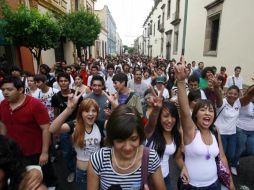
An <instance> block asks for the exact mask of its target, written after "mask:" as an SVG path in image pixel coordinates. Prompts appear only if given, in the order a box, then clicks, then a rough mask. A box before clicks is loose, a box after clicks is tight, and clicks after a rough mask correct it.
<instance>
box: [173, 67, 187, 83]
mask: <svg viewBox="0 0 254 190" xmlns="http://www.w3.org/2000/svg"><path fill="white" fill-rule="evenodd" d="M185 69H186V68H185V66H184V64H179V65H175V66H174V71H175V76H176V79H177V80H178V81H184V80H185V79H186V78H187V76H188V73H187V72H186V70H185Z"/></svg>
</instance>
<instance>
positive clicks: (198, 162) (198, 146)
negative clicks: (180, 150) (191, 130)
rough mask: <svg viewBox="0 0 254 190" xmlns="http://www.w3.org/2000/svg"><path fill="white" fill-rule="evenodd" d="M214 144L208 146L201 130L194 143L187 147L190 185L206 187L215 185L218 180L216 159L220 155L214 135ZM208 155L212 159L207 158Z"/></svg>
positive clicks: (186, 155)
mask: <svg viewBox="0 0 254 190" xmlns="http://www.w3.org/2000/svg"><path fill="white" fill-rule="evenodd" d="M212 139H213V143H212V144H211V145H206V144H205V143H204V142H203V140H202V137H201V133H200V131H199V130H197V131H196V136H195V138H194V139H193V141H192V142H191V143H190V144H188V145H185V165H186V167H187V170H188V173H189V176H190V184H191V185H193V186H195V187H205V186H209V185H211V184H213V183H214V182H215V181H216V180H217V179H218V175H217V166H216V162H215V157H216V156H217V155H218V154H219V147H218V143H217V140H216V138H215V136H214V135H213V134H212ZM208 153H209V154H210V159H208V158H207V155H208Z"/></svg>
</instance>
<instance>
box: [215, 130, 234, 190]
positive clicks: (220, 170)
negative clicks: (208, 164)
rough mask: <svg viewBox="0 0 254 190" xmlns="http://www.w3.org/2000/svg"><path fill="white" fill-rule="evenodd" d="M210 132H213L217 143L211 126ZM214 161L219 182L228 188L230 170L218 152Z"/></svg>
mask: <svg viewBox="0 0 254 190" xmlns="http://www.w3.org/2000/svg"><path fill="white" fill-rule="evenodd" d="M212 133H214V135H215V138H216V140H217V142H218V144H219V141H218V132H217V130H216V129H214V128H213V129H212ZM215 162H216V166H217V174H218V179H219V181H220V183H221V184H222V185H224V186H226V187H227V188H230V171H229V170H228V168H227V167H226V166H225V164H224V162H223V161H222V160H221V158H220V154H218V156H216V157H215Z"/></svg>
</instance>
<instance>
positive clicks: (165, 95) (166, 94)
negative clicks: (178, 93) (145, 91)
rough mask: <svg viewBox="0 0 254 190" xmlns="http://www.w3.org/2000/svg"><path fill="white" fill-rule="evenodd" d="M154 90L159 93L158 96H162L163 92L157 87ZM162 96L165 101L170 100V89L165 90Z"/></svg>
mask: <svg viewBox="0 0 254 190" xmlns="http://www.w3.org/2000/svg"><path fill="white" fill-rule="evenodd" d="M154 89H155V90H157V91H158V94H160V92H161V91H160V90H158V88H157V87H156V86H155V87H154ZM162 96H163V98H164V99H169V92H168V89H166V88H164V90H163V93H162Z"/></svg>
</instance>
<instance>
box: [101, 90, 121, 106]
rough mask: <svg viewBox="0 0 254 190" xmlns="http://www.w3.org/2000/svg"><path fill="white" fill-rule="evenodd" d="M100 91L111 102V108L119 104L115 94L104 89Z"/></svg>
mask: <svg viewBox="0 0 254 190" xmlns="http://www.w3.org/2000/svg"><path fill="white" fill-rule="evenodd" d="M102 93H103V94H104V95H105V96H106V97H107V98H108V100H109V102H110V103H111V106H112V108H115V107H117V106H118V105H119V103H118V95H117V94H110V95H108V94H107V93H106V92H105V91H102Z"/></svg>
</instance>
